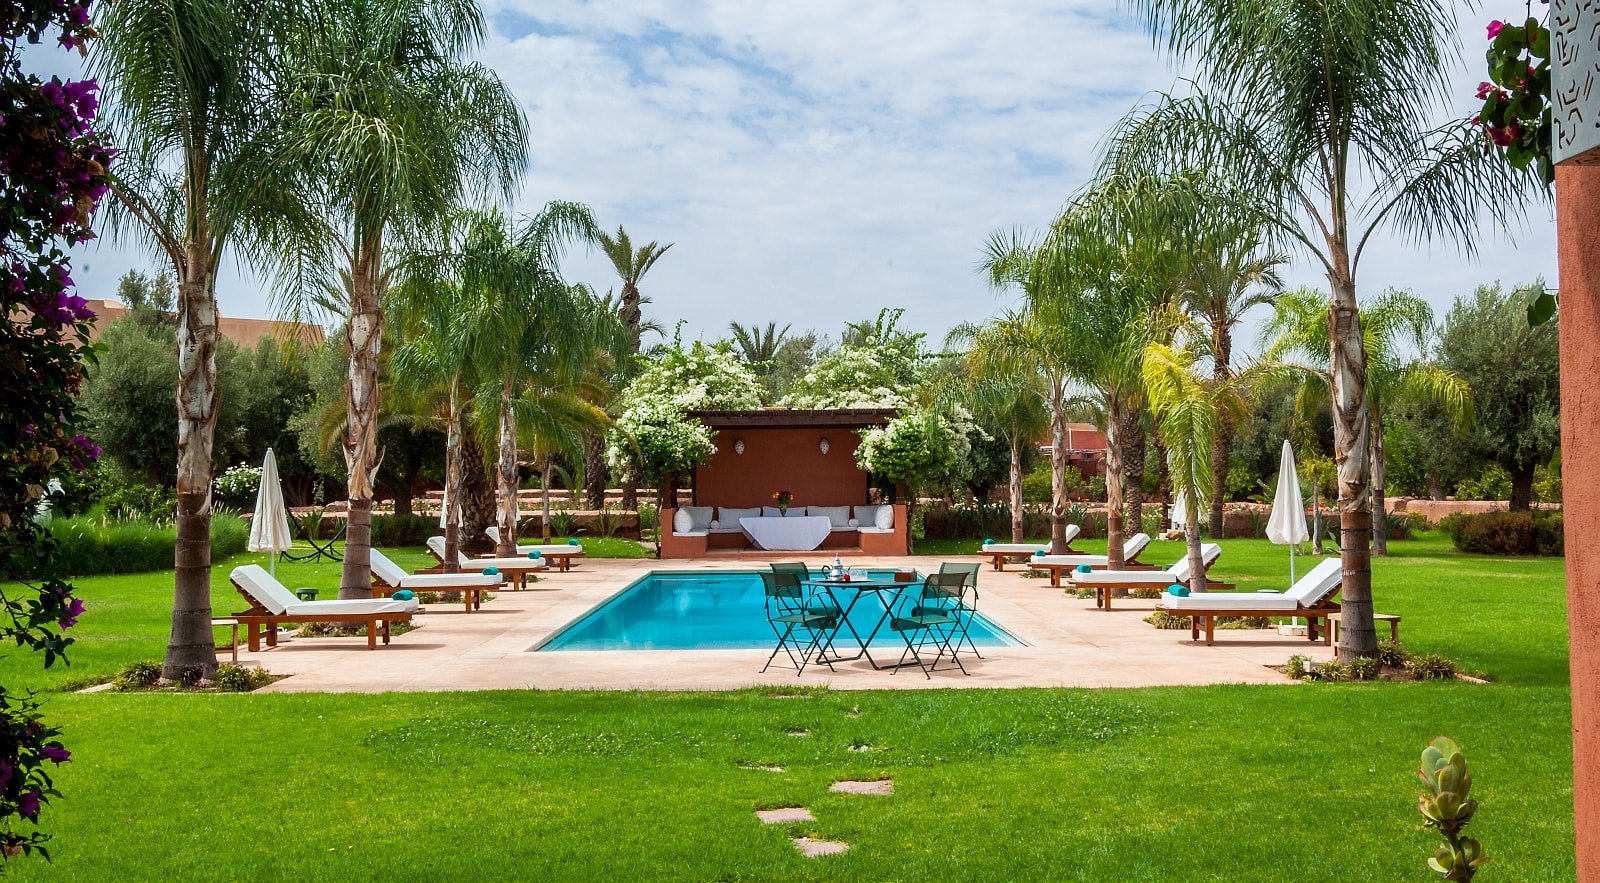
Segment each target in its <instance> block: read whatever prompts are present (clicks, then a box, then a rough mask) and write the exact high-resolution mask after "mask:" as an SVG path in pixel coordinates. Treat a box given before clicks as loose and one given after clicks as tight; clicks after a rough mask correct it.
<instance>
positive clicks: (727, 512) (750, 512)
mask: <svg viewBox="0 0 1600 883" xmlns="http://www.w3.org/2000/svg"><path fill="white" fill-rule="evenodd" d="M717 516H718V517H717V521H718V522H720V523H721V524H722V526H723V527H738V526H739V519H741V518H760V517H761V509H760V507H757V508H754V509H733V508H730V507H728V506H724V507H722V509H721V510H719V511H718V512H717Z"/></svg>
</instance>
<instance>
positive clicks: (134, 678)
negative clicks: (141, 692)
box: [112, 659, 161, 690]
mask: <svg viewBox="0 0 1600 883" xmlns="http://www.w3.org/2000/svg"><path fill="white" fill-rule="evenodd" d="M159 680H161V663H160V662H158V661H156V660H154V659H144V660H140V661H139V662H132V663H129V664H128V665H127V666H126V667H125V668H123V669H122V671H120V672H117V677H116V679H115V680H113V681H112V683H114V684H116V685H117V689H118V690H138V689H143V688H145V687H154V686H155V685H156V681H159Z"/></svg>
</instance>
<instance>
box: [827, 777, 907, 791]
mask: <svg viewBox="0 0 1600 883" xmlns="http://www.w3.org/2000/svg"><path fill="white" fill-rule="evenodd" d="M828 790H829V791H832V792H833V793H835V794H878V795H888V794H893V793H894V780H893V779H879V780H877V781H876V782H863V781H859V780H856V779H845V780H843V781H840V782H834V783H833V784H832V785H829V786H828Z"/></svg>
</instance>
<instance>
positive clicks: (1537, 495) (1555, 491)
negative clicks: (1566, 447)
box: [1533, 451, 1561, 503]
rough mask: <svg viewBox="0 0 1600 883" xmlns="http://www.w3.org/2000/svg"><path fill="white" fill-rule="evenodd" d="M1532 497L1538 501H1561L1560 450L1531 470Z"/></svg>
mask: <svg viewBox="0 0 1600 883" xmlns="http://www.w3.org/2000/svg"><path fill="white" fill-rule="evenodd" d="M1533 499H1534V501H1535V502H1538V503H1560V502H1561V452H1560V451H1557V452H1556V456H1555V458H1554V459H1553V460H1551V461H1550V462H1549V463H1546V464H1545V465H1543V466H1539V467H1537V468H1535V469H1534V470H1533Z"/></svg>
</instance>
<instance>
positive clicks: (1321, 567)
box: [1283, 558, 1344, 607]
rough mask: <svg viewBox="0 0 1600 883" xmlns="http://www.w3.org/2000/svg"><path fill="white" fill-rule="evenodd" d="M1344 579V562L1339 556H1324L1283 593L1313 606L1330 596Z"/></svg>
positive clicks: (1301, 603) (1302, 603)
mask: <svg viewBox="0 0 1600 883" xmlns="http://www.w3.org/2000/svg"><path fill="white" fill-rule="evenodd" d="M1343 580H1344V562H1342V561H1341V560H1339V559H1338V558H1324V559H1323V560H1322V561H1320V562H1319V563H1318V564H1317V566H1316V567H1313V568H1311V572H1310V573H1308V574H1306V575H1305V576H1302V577H1300V579H1299V580H1298V581H1297V582H1295V584H1294V585H1292V586H1290V587H1289V591H1287V592H1284V593H1283V594H1284V595H1285V596H1286V597H1290V598H1293V599H1295V600H1296V601H1298V602H1299V603H1300V605H1301V606H1302V607H1311V606H1313V605H1315V604H1316V603H1317V602H1318V601H1321V600H1322V599H1323V598H1326V597H1328V595H1329V594H1331V593H1332V592H1333V590H1334V589H1335V588H1337V587H1338V585H1339V583H1340V582H1342V581H1343Z"/></svg>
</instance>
